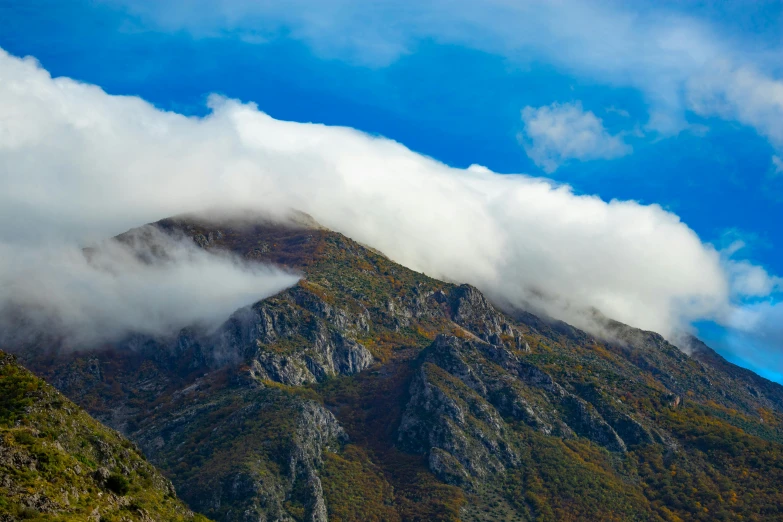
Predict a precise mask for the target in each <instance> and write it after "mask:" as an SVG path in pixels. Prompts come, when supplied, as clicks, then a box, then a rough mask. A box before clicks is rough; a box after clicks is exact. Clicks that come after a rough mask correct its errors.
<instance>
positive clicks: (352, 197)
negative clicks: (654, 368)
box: [0, 53, 769, 334]
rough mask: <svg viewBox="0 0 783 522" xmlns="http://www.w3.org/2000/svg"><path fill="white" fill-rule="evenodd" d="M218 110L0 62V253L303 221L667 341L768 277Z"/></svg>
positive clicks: (425, 163) (226, 104)
mask: <svg viewBox="0 0 783 522" xmlns="http://www.w3.org/2000/svg"><path fill="white" fill-rule="evenodd" d="M209 106H210V108H211V109H212V112H211V113H210V114H209V115H208V116H206V117H204V118H190V117H185V116H182V115H179V114H175V113H170V112H163V111H160V110H158V109H156V108H155V107H153V106H151V105H149V104H147V103H146V102H144V101H143V100H140V99H138V98H134V97H119V96H109V95H107V94H106V93H104V92H103V91H102V90H100V89H99V88H97V87H95V86H90V85H84V84H81V83H78V82H75V81H73V80H70V79H67V78H57V79H52V78H51V77H50V76H49V74H48V73H47V72H46V71H45V70H43V69H42V68H41V67H40V66H39V65H38V64H37V63H36V62H35V61H34V60H32V59H24V60H22V59H18V58H15V57H12V56H9V55H8V54H6V53H0V181H2V185H3V187H4V190H3V192H2V193H0V239H1V240H2V242H3V243H4V244H5V245H6V246H8V245H11V247H12V248H21V245H25V244H32V245H40V244H41V242H42V241H52V240H57V241H60V242H62V241H84V240H94V239H96V238H101V237H107V236H109V235H112V234H116V233H118V232H121V231H123V230H125V229H127V228H130V227H133V226H137V225H139V224H141V223H146V222H150V221H154V220H157V219H160V218H163V217H167V216H170V215H172V214H178V213H183V212H192V211H198V210H200V209H207V208H220V209H226V210H231V209H238V208H242V209H256V210H263V211H264V212H272V213H275V212H277V213H283V212H285V211H287V210H288V209H289V208H294V209H298V210H301V211H304V212H307V213H309V214H311V215H312V216H313V217H314V218H315V219H316V220H318V221H319V222H320V223H322V224H323V225H325V226H327V227H329V228H332V229H334V230H337V231H340V232H342V233H345V234H346V235H348V236H350V237H352V238H354V239H356V240H358V241H361V242H363V243H366V244H368V245H371V246H373V247H375V248H377V249H379V250H381V251H383V252H384V253H386V254H387V255H389V256H390V257H391V258H392V259H394V260H395V261H398V262H400V263H402V264H404V265H406V266H409V267H411V268H413V269H416V270H420V271H423V272H426V273H427V274H429V275H432V276H435V277H440V278H445V279H450V280H454V281H459V282H469V283H472V284H475V285H476V286H478V287H479V288H481V289H482V290H483V291H485V292H486V293H487V294H489V295H490V296H491V297H492V298H493V299H495V300H496V301H498V302H501V303H504V304H510V305H516V306H532V307H533V308H534V309H535V310H539V311H544V312H546V313H549V314H551V315H552V316H554V317H557V318H560V319H564V320H566V321H569V322H571V323H573V324H575V325H577V326H581V327H583V328H588V329H590V328H592V327H594V326H595V325H593V324H592V323H591V322H590V321H589V319H588V317H589V314H585V310H586V309H587V308H589V307H596V308H598V309H599V310H601V311H602V312H603V313H605V314H606V315H608V316H610V317H613V318H616V319H618V320H620V321H623V322H627V323H629V324H632V325H635V326H639V327H642V328H646V329H651V330H656V331H659V332H661V333H663V334H670V333H672V332H673V331H674V330H676V329H677V328H683V327H687V325H688V324H689V323H690V322H691V321H694V320H698V319H705V318H706V319H710V318H714V319H717V320H719V321H720V320H724V319H725V318H727V317H728V316H729V315H730V314H731V313H732V312H733V311H734V310H735V308H736V307H735V305H734V303H735V302H736V301H733V300H736V299H741V298H742V295H743V293H748V292H752V293H753V295H757V294H758V290H759V288H761V286H760V285H761V284H763V282H762V283H759V281H760V279H759V278H762V279H763V277H769V276H768V275H767V274H766V272H764V271H763V269H761V268H758V267H755V268H752V270H750V271H749V269H748V267H743V272H742V273H743V274H745V275H746V276H747V274H749V273H750V272H752V274H751V275H752V277H750V276H748V277H745V279H743V280H742V281H739V280H738V281H735V280H734V274H733V272H732V270H730V269H728V268H727V266H728V265H727V260H726V259H725V256H722V255H721V254H720V253H719V252H718V251H717V250H716V249H714V248H713V247H712V246H710V245H708V244H704V243H702V242H701V240H700V239H699V238H698V236H697V235H696V234H695V233H694V232H693V231H692V230H691V229H690V228H688V227H687V226H686V225H685V224H683V223H682V222H681V221H680V219H679V218H678V217H677V216H676V215H675V214H673V213H671V212H668V211H665V210H664V209H662V208H661V207H660V206H658V205H642V204H639V203H637V202H634V201H611V202H605V201H602V200H601V199H600V198H598V197H595V196H583V195H575V194H574V193H573V191H572V190H571V189H570V188H569V187H567V186H558V185H555V184H553V183H552V182H550V181H547V180H543V179H537V178H532V177H528V176H523V175H499V174H495V173H493V172H490V171H489V170H487V169H485V168H483V167H479V166H474V167H471V168H469V169H455V168H450V167H448V166H447V165H444V164H442V163H439V162H437V161H435V160H433V159H430V158H427V157H424V156H421V155H419V154H416V153H415V152H412V151H410V150H408V149H406V148H405V147H404V146H402V145H400V144H398V143H395V142H393V141H391V140H387V139H383V138H379V137H374V136H369V135H366V134H363V133H361V132H358V131H356V130H353V129H349V128H339V127H327V126H324V125H316V124H303V123H293V122H285V121H278V120H275V119H273V118H271V117H269V116H268V115H266V114H264V113H262V112H259V111H258V110H257V108H256V107H255V106H254V105H252V104H247V105H244V104H241V103H239V102H237V101H232V100H226V99H222V98H219V97H212V98H210V101H209ZM8 255H10V253H9V254H8ZM5 257H7V256H5ZM751 266H752V265H751ZM4 269H5V270H7V267H6V268H4ZM238 281H241V279H238ZM216 284H218V285H219V283H216ZM237 286H241V284H238V285H237ZM229 288H233V287H229ZM161 313H162V312H161Z"/></svg>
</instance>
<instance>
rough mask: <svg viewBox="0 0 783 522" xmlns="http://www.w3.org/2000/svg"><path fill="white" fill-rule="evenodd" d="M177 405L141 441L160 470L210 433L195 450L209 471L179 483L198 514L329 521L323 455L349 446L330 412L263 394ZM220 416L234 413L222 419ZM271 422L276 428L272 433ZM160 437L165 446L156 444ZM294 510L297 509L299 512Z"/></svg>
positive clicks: (240, 521) (237, 520)
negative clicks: (205, 456)
mask: <svg viewBox="0 0 783 522" xmlns="http://www.w3.org/2000/svg"><path fill="white" fill-rule="evenodd" d="M179 401H180V402H179V403H178V404H176V405H174V406H173V408H172V411H171V412H169V413H167V414H166V415H164V416H161V418H160V420H159V421H157V422H155V423H151V424H149V425H147V426H145V427H144V428H143V430H142V433H141V434H140V437H141V439H142V441H141V442H142V447H143V448H144V450H145V453H147V454H148V455H149V456H150V459H151V460H152V461H153V462H161V463H165V462H169V461H170V459H175V461H176V460H177V459H179V458H181V457H180V453H179V452H178V449H177V448H178V447H179V445H180V444H182V443H183V442H186V441H189V440H192V438H193V437H194V436H198V435H197V434H199V433H209V436H208V437H206V438H205V439H204V440H203V441H202V442H201V443H200V445H199V451H202V452H204V453H205V454H210V455H212V457H211V460H210V461H207V462H206V464H205V465H206V466H207V469H209V470H210V471H209V472H208V473H206V474H205V475H204V476H203V477H202V478H201V479H198V480H194V481H192V482H191V481H187V480H186V481H180V482H179V483H178V484H177V486H178V488H179V490H180V492H181V494H182V496H183V497H184V498H186V500H187V501H188V502H189V503H190V504H191V505H192V506H193V507H194V508H195V509H196V510H198V511H201V512H204V513H208V514H211V516H213V517H216V518H219V519H220V520H224V521H230V522H245V521H249V520H253V521H257V520H268V521H273V520H282V521H294V520H302V518H299V517H301V516H304V520H308V521H312V522H326V521H327V510H326V502H325V500H324V494H323V488H322V486H321V480H320V478H319V476H318V472H319V469H320V468H321V466H322V465H323V458H324V452H325V451H327V450H328V451H339V450H340V448H341V447H342V445H343V444H345V443H346V442H347V441H348V437H347V435H346V433H345V431H344V430H343V428H342V427H341V426H340V425H339V423H338V422H337V419H336V418H335V417H334V415H333V414H332V413H331V412H329V411H328V410H327V409H325V408H324V407H323V406H321V405H320V404H318V403H316V402H314V401H311V400H307V399H303V398H297V397H292V396H290V395H287V394H284V393H280V392H279V391H277V390H274V389H266V388H257V389H252V388H250V389H245V390H244V391H243V390H235V391H234V392H233V393H231V392H224V393H222V394H220V395H219V396H216V397H214V398H213V400H212V401H211V402H210V403H208V404H193V403H192V402H191V401H189V400H188V399H187V397H186V396H184V394H183V396H182V397H180V399H179ZM237 401H241V403H240V405H237ZM225 411H230V412H231V413H230V414H229V415H228V416H227V417H226V416H224V413H223V412H225ZM216 418H220V419H221V422H220V423H219V424H215V423H214V420H213V419H216ZM272 422H274V423H275V425H276V426H279V427H276V428H272V427H270V423H272ZM145 433H148V434H149V436H145ZM161 433H162V434H165V440H162V441H160V440H158V439H159V436H158V435H157V434H161ZM273 441H277V442H274V443H273ZM292 505H295V506H298V510H297V511H296V512H295V511H293V510H292V507H291V506H292ZM292 513H293V514H292ZM302 514H303V515H302Z"/></svg>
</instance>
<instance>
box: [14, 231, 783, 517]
mask: <svg viewBox="0 0 783 522" xmlns="http://www.w3.org/2000/svg"><path fill="white" fill-rule="evenodd" d="M150 226H154V227H157V228H158V229H160V230H162V231H164V232H166V233H178V234H180V233H181V234H185V235H186V236H188V237H190V238H192V239H193V241H194V242H195V243H196V244H197V245H199V246H200V247H201V248H204V249H206V250H208V251H218V250H228V251H231V252H234V253H235V254H238V255H240V256H242V257H244V258H246V259H248V260H256V261H262V262H267V263H274V264H277V265H282V266H286V267H289V268H290V269H293V270H297V271H299V272H300V273H301V274H302V279H301V281H300V282H299V283H298V284H297V285H296V286H294V287H292V288H289V289H288V290H285V291H283V292H281V293H280V294H278V295H276V296H273V297H271V298H269V299H265V300H263V301H259V302H257V303H255V304H254V305H252V306H250V307H247V308H245V309H241V310H237V311H236V312H235V313H234V314H233V315H232V316H231V317H230V318H229V319H228V320H227V321H226V322H225V323H224V324H223V325H222V326H221V327H220V328H218V329H217V330H216V331H202V330H199V329H197V328H189V329H185V330H182V331H181V332H180V333H179V334H178V335H177V336H175V337H174V338H170V339H160V338H152V337H148V336H142V335H132V336H129V337H128V338H127V339H125V340H123V341H122V342H118V343H113V344H110V345H102V346H96V347H84V348H85V349H84V350H82V351H73V350H68V351H64V350H59V351H58V350H57V349H56V343H53V344H54V347H52V346H48V343H47V346H46V347H44V346H25V347H17V348H16V349H15V351H16V352H17V353H20V356H21V357H23V358H24V361H25V363H26V364H27V365H28V366H29V367H30V368H32V369H34V371H36V372H37V373H38V374H39V375H41V376H42V377H44V378H45V379H46V380H48V381H49V382H51V383H52V384H53V385H54V386H56V387H57V388H58V389H60V390H61V391H62V392H63V393H64V394H65V395H66V396H68V397H69V398H70V399H71V400H73V401H75V402H76V403H77V404H79V405H80V406H82V407H84V408H85V409H86V410H87V411H88V412H90V414H92V415H93V416H94V417H96V418H97V419H99V420H100V421H102V422H104V423H105V424H107V425H108V426H111V427H112V428H114V429H117V430H119V431H120V432H122V433H123V434H125V436H127V437H128V438H129V439H130V440H132V441H134V442H135V443H136V444H138V446H139V447H140V448H141V450H142V451H143V452H144V454H145V455H146V456H147V458H149V460H150V462H152V463H153V464H155V465H156V466H158V467H159V468H160V469H161V470H162V471H163V472H164V473H165V474H166V476H167V477H169V478H170V479H171V480H172V482H173V484H174V485H175V486H176V489H177V491H178V492H179V493H180V495H181V497H182V498H183V499H184V500H185V501H186V502H187V503H188V504H189V506H190V507H191V508H192V509H194V510H196V511H198V512H201V513H204V514H205V515H207V516H209V517H211V518H214V519H216V520H220V521H251V520H252V521H266V520H268V521H272V520H281V521H325V520H334V521H352V520H368V521H369V520H377V521H397V520H400V521H401V520H405V521H408V520H420V521H430V520H464V521H474V520H475V521H482V520H670V521H675V520H735V519H736V520H770V519H778V518H783V492H781V490H780V487H779V485H780V484H783V413H782V412H783V387H781V386H779V385H777V384H774V383H771V382H769V381H766V380H765V379H762V378H761V377H758V376H756V375H754V374H752V373H750V372H748V371H745V370H742V369H740V368H737V367H736V366H734V365H732V364H730V363H728V362H727V361H725V360H724V359H722V358H721V357H720V356H719V355H718V354H716V353H715V352H714V351H712V350H710V349H709V348H708V347H706V346H704V345H703V344H701V343H698V342H697V340H693V342H692V343H691V345H692V346H691V348H690V349H691V350H692V352H691V355H688V354H686V353H685V352H683V351H681V350H680V349H678V348H677V347H675V346H673V345H671V344H670V343H668V342H667V341H666V340H665V339H663V338H662V337H661V336H660V335H658V334H656V333H653V332H645V331H641V330H638V329H634V328H631V327H629V326H626V325H623V324H621V323H617V322H614V321H611V320H610V319H603V321H604V323H605V324H604V326H605V329H606V331H607V336H606V337H607V338H610V339H611V341H606V340H601V339H597V338H594V337H593V336H591V335H589V334H587V333H585V332H582V331H580V330H578V329H576V328H573V327H571V326H569V325H567V324H565V323H562V322H558V321H551V320H548V319H544V318H539V317H536V316H535V315H532V314H530V313H529V312H526V311H521V310H505V311H502V310H500V309H498V308H497V307H495V306H494V305H493V304H492V303H491V302H490V301H489V300H488V299H487V298H486V297H485V296H484V295H482V294H481V292H480V291H478V290H477V289H476V288H473V287H471V286H469V285H464V284H463V285H461V284H453V283H448V282H443V281H438V280H435V279H432V278H430V277H427V276H425V275H423V274H419V273H416V272H414V271H412V270H409V269H407V268H405V267H403V266H401V265H399V264H396V263H394V262H393V261H392V260H390V259H388V258H387V257H385V256H384V255H383V254H381V253H379V252H377V251H374V250H373V249H371V248H368V247H366V246H363V245H361V244H359V243H357V242H355V241H353V240H351V239H349V238H347V237H345V236H343V235H341V234H338V233H335V232H332V231H329V230H327V229H324V228H323V227H320V226H318V225H317V224H316V223H314V222H312V221H311V220H308V219H307V218H305V217H301V216H300V217H298V218H297V219H295V220H292V221H290V222H287V223H282V224H281V223H272V222H268V221H264V220H256V221H253V222H247V221H246V222H239V221H237V222H228V221H225V222H222V223H219V224H216V223H211V222H206V221H201V220H198V219H196V218H176V219H166V220H163V221H160V222H158V223H156V224H154V225H150ZM119 240H122V236H120V238H119Z"/></svg>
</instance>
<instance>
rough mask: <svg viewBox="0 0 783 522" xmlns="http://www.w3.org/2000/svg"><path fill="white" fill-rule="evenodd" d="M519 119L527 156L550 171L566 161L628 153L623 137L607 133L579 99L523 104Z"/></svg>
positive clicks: (629, 150)
mask: <svg viewBox="0 0 783 522" xmlns="http://www.w3.org/2000/svg"><path fill="white" fill-rule="evenodd" d="M522 122H523V123H524V130H523V132H522V133H520V135H519V139H520V142H521V143H522V144H523V145H524V147H525V151H527V154H528V156H530V159H532V160H533V161H534V162H535V164H536V165H538V166H539V167H541V168H542V169H544V171H546V172H549V173H551V172H554V171H555V170H557V168H558V167H560V165H562V164H563V163H565V162H567V161H568V160H572V159H574V160H579V161H588V160H595V159H611V158H617V157H620V156H624V155H626V154H628V153H629V152H631V147H630V146H629V145H627V144H626V143H624V142H623V140H622V138H620V137H619V136H612V135H611V134H609V133H608V132H607V131H606V129H605V128H604V125H603V122H602V121H601V119H600V118H598V117H597V116H596V115H595V114H593V113H592V112H591V111H585V110H584V109H583V108H582V104H581V103H579V102H576V103H564V104H559V103H553V104H552V105H549V106H545V107H539V108H537V109H536V108H533V107H525V108H524V109H523V110H522Z"/></svg>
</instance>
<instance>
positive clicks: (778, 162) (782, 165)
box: [772, 156, 783, 176]
mask: <svg viewBox="0 0 783 522" xmlns="http://www.w3.org/2000/svg"><path fill="white" fill-rule="evenodd" d="M772 169H773V176H778V175H780V174H783V159H780V156H772Z"/></svg>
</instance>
